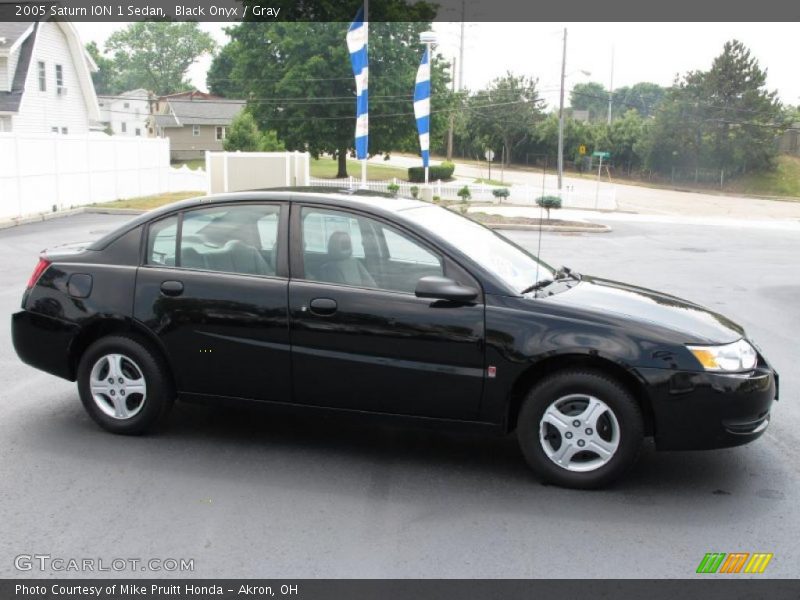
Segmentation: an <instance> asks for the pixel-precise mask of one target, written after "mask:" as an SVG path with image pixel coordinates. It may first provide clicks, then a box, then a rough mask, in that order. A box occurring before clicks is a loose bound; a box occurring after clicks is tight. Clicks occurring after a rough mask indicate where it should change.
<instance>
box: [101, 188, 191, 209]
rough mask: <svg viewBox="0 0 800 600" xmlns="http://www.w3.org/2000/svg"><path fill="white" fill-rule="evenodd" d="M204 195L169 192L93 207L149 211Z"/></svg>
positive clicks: (102, 203) (103, 203)
mask: <svg viewBox="0 0 800 600" xmlns="http://www.w3.org/2000/svg"><path fill="white" fill-rule="evenodd" d="M204 195H205V194H204V192H170V193H168V194H157V195H155V196H141V197H139V198H128V199H127V200H114V201H113V202H100V203H98V204H95V205H94V206H96V207H98V208H136V209H140V210H150V209H151V208H158V207H159V206H163V205H165V204H169V203H170V202H177V201H178V200H185V199H186V198H195V197H197V196H204Z"/></svg>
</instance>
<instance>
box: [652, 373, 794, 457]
mask: <svg viewBox="0 0 800 600" xmlns="http://www.w3.org/2000/svg"><path fill="white" fill-rule="evenodd" d="M639 372H640V374H641V375H642V377H643V378H644V379H645V381H646V382H647V384H648V385H649V391H650V399H651V405H652V409H653V418H654V429H655V442H656V447H657V448H658V449H659V450H707V449H712V448H727V447H731V446H740V445H742V444H747V443H749V442H751V441H753V440H755V439H757V438H759V437H760V436H761V435H762V434H763V433H764V432H765V431H766V429H767V426H768V425H769V419H770V409H771V407H772V402H773V401H774V400H777V398H778V375H777V373H775V371H774V370H773V369H772V368H770V367H769V366H768V365H764V366H760V367H758V368H757V369H755V370H754V371H751V372H749V373H743V374H720V373H707V372H700V373H697V372H693V371H670V370H666V369H642V370H640V371H639Z"/></svg>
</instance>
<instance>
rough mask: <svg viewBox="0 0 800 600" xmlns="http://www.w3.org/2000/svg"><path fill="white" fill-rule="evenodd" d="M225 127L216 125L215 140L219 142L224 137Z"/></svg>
mask: <svg viewBox="0 0 800 600" xmlns="http://www.w3.org/2000/svg"><path fill="white" fill-rule="evenodd" d="M225 133H226V131H225V127H217V141H218V142H221V141H222V140H224V139H225Z"/></svg>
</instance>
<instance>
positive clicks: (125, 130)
mask: <svg viewBox="0 0 800 600" xmlns="http://www.w3.org/2000/svg"><path fill="white" fill-rule="evenodd" d="M120 131H122V133H128V124H127V123H125V122H124V121H123V122H122V123H120Z"/></svg>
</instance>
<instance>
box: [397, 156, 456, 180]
mask: <svg viewBox="0 0 800 600" xmlns="http://www.w3.org/2000/svg"><path fill="white" fill-rule="evenodd" d="M455 169H456V166H455V165H454V164H453V163H451V162H447V161H445V162H443V163H442V164H440V165H434V166H431V167H428V180H429V181H436V180H437V179H441V180H442V181H447V180H449V179H450V178H451V177H452V176H453V171H455ZM408 180H409V181H413V182H414V183H425V167H409V169H408Z"/></svg>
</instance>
